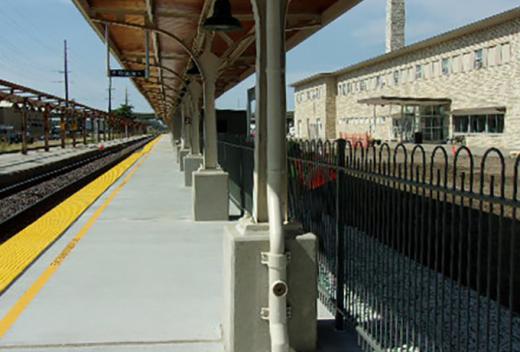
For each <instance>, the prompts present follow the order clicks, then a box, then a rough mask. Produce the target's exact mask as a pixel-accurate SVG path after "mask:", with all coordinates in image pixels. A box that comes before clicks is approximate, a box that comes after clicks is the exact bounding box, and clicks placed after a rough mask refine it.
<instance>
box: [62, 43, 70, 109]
mask: <svg viewBox="0 0 520 352" xmlns="http://www.w3.org/2000/svg"><path fill="white" fill-rule="evenodd" d="M63 51H64V56H63V57H64V61H63V64H64V71H63V74H64V75H65V79H64V82H65V106H66V107H69V62H68V55H67V40H65V41H64V46H63Z"/></svg>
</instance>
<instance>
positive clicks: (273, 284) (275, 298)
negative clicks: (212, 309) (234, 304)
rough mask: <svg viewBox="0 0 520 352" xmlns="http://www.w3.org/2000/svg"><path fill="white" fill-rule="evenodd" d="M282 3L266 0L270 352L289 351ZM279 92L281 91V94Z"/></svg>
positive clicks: (283, 18) (283, 2) (284, 1)
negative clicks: (284, 223)
mask: <svg viewBox="0 0 520 352" xmlns="http://www.w3.org/2000/svg"><path fill="white" fill-rule="evenodd" d="M286 4H287V3H286V0H267V8H266V14H267V18H266V41H267V43H269V44H268V45H267V70H266V77H267V92H268V93H267V116H268V120H267V130H268V131H269V132H268V136H267V203H268V213H269V234H270V249H269V261H268V266H269V333H270V335H271V351H272V352H288V351H289V334H288V331H287V291H288V287H287V282H286V281H287V260H286V255H285V238H284V231H283V219H284V209H283V204H284V200H285V195H284V194H283V191H284V189H285V187H284V182H285V176H286V175H285V166H286V158H287V156H286V106H285V99H284V96H285V85H284V81H285V9H286ZM282 88H283V90H282Z"/></svg>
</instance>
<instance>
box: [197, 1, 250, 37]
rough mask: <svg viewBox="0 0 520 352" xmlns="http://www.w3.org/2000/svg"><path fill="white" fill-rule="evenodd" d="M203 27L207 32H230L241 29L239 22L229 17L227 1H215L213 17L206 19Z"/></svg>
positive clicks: (229, 6)
mask: <svg viewBox="0 0 520 352" xmlns="http://www.w3.org/2000/svg"><path fill="white" fill-rule="evenodd" d="M203 27H204V28H205V29H206V30H208V31H215V32H232V31H238V30H241V29H242V25H241V24H240V21H239V20H238V19H236V18H234V17H233V16H232V15H231V4H230V3H229V0H216V1H215V6H214V7H213V15H212V16H211V17H210V18H208V19H206V21H205V22H204V24H203Z"/></svg>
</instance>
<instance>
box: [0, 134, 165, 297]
mask: <svg viewBox="0 0 520 352" xmlns="http://www.w3.org/2000/svg"><path fill="white" fill-rule="evenodd" d="M157 141H158V139H155V140H153V141H152V142H150V143H148V144H147V145H146V146H145V147H144V148H143V149H142V150H141V151H138V152H135V153H133V154H132V155H130V156H129V157H128V158H126V159H125V160H123V161H122V162H120V163H119V164H117V165H116V166H115V167H113V168H112V169H110V170H108V171H107V172H105V173H104V174H103V175H101V176H100V177H98V178H97V179H95V180H94V181H92V182H91V183H89V184H88V185H87V186H85V187H83V188H82V189H81V190H79V191H78V192H76V193H75V194H73V195H72V196H71V197H69V198H68V199H66V200H65V201H63V202H62V203H60V204H59V205H57V206H56V207H55V208H53V209H52V210H51V211H49V212H48V213H46V214H45V215H43V216H42V217H40V218H39V219H38V220H36V221H35V222H34V223H32V224H31V225H29V226H28V227H26V228H25V229H23V230H22V231H20V232H19V233H18V234H16V235H15V236H13V237H12V238H11V239H10V240H8V241H7V242H5V243H3V244H2V245H0V293H2V292H3V291H5V289H6V288H7V287H9V285H10V284H11V283H12V282H13V281H14V280H16V278H18V276H20V275H21V274H22V273H23V272H24V270H25V269H27V267H29V265H31V264H32V263H33V262H34V261H35V260H36V259H37V258H38V257H39V256H40V254H41V253H43V251H45V250H46V249H47V248H48V247H49V246H50V245H51V244H52V243H54V241H56V240H57V239H58V238H59V237H60V236H61V235H62V234H63V233H64V232H65V231H66V230H67V229H68V228H69V227H70V226H71V225H72V224H73V223H74V222H75V221H76V220H77V219H78V218H79V217H80V216H81V214H83V212H85V211H86V210H87V209H88V207H89V206H90V205H92V203H94V202H95V201H96V200H97V199H98V198H99V197H100V196H101V195H102V194H103V193H104V192H105V191H106V190H107V189H108V188H109V187H110V186H111V185H112V184H114V183H115V182H116V181H117V180H118V179H119V178H120V177H121V176H122V175H123V174H124V173H125V172H126V171H127V170H128V169H129V168H130V167H131V166H132V165H134V163H135V162H136V161H137V160H139V159H140V158H141V157H142V156H143V155H145V154H148V153H149V152H150V151H151V149H152V148H153V146H154V145H155V143H157ZM58 260H59V259H58Z"/></svg>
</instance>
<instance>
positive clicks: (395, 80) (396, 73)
mask: <svg viewBox="0 0 520 352" xmlns="http://www.w3.org/2000/svg"><path fill="white" fill-rule="evenodd" d="M394 84H395V85H396V86H397V85H399V71H394Z"/></svg>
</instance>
